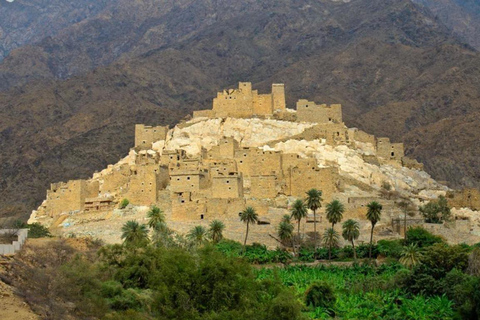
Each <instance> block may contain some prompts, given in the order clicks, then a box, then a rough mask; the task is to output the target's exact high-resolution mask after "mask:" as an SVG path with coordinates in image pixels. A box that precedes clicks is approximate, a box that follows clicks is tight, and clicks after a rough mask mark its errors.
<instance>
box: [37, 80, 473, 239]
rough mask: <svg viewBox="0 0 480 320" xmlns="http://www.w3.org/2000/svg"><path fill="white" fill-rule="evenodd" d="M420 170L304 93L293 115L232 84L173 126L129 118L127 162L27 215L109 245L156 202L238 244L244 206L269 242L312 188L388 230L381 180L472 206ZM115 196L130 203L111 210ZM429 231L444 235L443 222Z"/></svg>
mask: <svg viewBox="0 0 480 320" xmlns="http://www.w3.org/2000/svg"><path fill="white" fill-rule="evenodd" d="M422 170H423V165H422V164H420V163H418V162H417V161H415V160H414V159H410V158H408V157H406V156H405V155H404V147H403V144H402V143H392V142H391V141H390V140H389V139H388V138H377V137H375V136H373V135H371V134H368V133H366V132H363V131H361V130H358V129H356V128H347V127H346V126H345V124H344V123H343V120H342V106H341V105H339V104H333V105H326V104H320V105H319V104H316V103H315V102H312V101H308V100H305V99H301V100H298V102H297V104H296V110H293V109H288V108H287V107H286V102H285V88H284V85H283V84H273V85H272V91H271V93H268V94H259V93H258V91H257V90H253V89H252V84H251V83H249V82H241V83H239V85H238V88H237V89H228V90H223V91H222V92H219V93H218V94H217V96H216V98H214V99H213V108H212V109H209V110H201V111H196V112H194V113H193V118H192V119H191V120H188V121H184V122H182V123H180V124H178V125H177V126H176V127H175V128H173V129H169V128H168V127H163V126H147V125H143V124H138V125H136V126H135V145H134V147H133V148H132V149H131V151H130V153H129V155H128V156H127V157H126V158H124V159H122V160H121V161H120V162H118V163H117V164H115V165H110V166H109V167H108V168H107V169H105V170H103V171H102V172H98V173H95V174H94V176H93V178H92V179H89V180H72V181H68V182H66V183H63V182H61V183H54V184H52V185H51V188H50V190H48V191H47V197H46V199H45V201H44V202H43V203H42V204H41V206H40V207H39V208H38V209H37V210H36V211H34V212H33V213H32V216H31V218H30V222H41V223H42V224H45V225H47V226H49V227H52V228H57V229H58V230H59V232H60V233H67V234H68V233H75V234H83V235H92V236H99V237H103V238H105V239H106V240H107V241H112V242H115V241H116V240H118V239H119V235H118V232H119V231H118V230H119V228H117V230H115V231H114V230H113V229H114V228H111V226H112V224H114V223H115V221H117V220H118V223H120V221H121V220H122V219H127V218H130V219H131V218H132V217H133V218H138V219H142V218H143V217H144V212H145V211H146V210H147V209H148V207H149V206H151V205H157V206H159V207H160V208H162V210H164V211H165V212H166V214H167V218H168V220H169V224H170V225H171V226H172V228H173V229H174V230H177V231H180V232H183V231H186V230H188V229H189V228H190V227H191V226H192V225H195V224H201V223H207V222H208V221H211V220H213V219H220V220H223V221H225V223H226V225H227V232H226V234H227V236H228V235H229V232H230V237H231V238H233V239H240V238H241V233H242V230H243V226H242V223H241V222H240V221H239V218H238V216H239V213H240V212H241V211H243V210H244V209H245V208H246V207H248V206H251V207H253V208H255V210H256V211H257V212H258V214H259V217H260V219H259V225H260V226H259V228H258V230H257V233H256V236H255V235H254V236H252V241H259V242H263V243H267V244H271V245H273V244H274V243H272V239H270V238H269V234H273V233H274V232H275V226H276V224H277V222H278V221H279V220H280V219H281V217H282V216H283V215H284V214H285V213H288V209H289V205H290V204H291V203H292V202H293V201H294V200H295V199H297V198H304V196H305V192H306V191H307V190H309V189H311V188H317V189H319V190H321V191H322V192H323V202H324V203H326V202H329V201H331V200H332V199H339V200H341V201H342V202H343V203H344V204H345V205H346V209H347V210H346V211H347V212H346V215H347V216H349V217H353V218H358V219H364V214H365V206H366V204H367V203H368V202H370V201H372V200H375V201H378V202H380V203H382V204H383V205H384V208H385V212H386V214H385V217H384V219H383V228H382V227H380V228H378V229H379V235H380V236H388V237H391V236H395V235H399V233H401V230H400V229H401V228H399V227H398V226H397V228H396V226H395V219H398V218H399V217H400V216H401V211H400V210H399V209H398V208H397V206H396V203H395V200H391V199H385V198H384V197H381V196H380V195H379V190H380V189H381V188H382V186H384V185H386V184H387V185H389V186H391V187H392V188H393V190H395V191H396V192H397V193H398V194H399V195H401V196H402V197H407V198H409V199H411V200H412V201H413V202H414V203H416V204H421V203H424V202H426V201H430V200H433V199H435V198H436V197H437V196H438V195H446V194H447V196H448V198H449V199H450V201H451V203H452V204H453V206H456V207H458V208H462V207H470V208H472V209H475V210H478V209H479V208H480V200H479V199H480V197H479V194H478V192H477V191H476V190H466V191H464V192H453V191H451V190H449V189H448V188H447V187H445V186H443V185H441V184H439V183H437V182H436V181H434V180H433V179H431V178H430V176H429V175H428V174H426V173H425V172H423V171H422ZM123 199H128V201H129V203H130V205H129V207H128V208H127V209H124V210H120V209H118V204H119V203H120V202H121V201H122V200H123ZM319 216H320V218H317V219H319V220H318V222H319V223H325V221H322V219H321V215H319ZM461 221H463V222H461ZM461 221H458V223H456V224H455V226H453V227H451V228H452V229H453V230H461V231H462V232H463V233H464V236H462V237H459V240H458V241H460V240H462V241H474V240H476V239H477V237H478V236H477V234H476V232H477V227H478V226H474V222H473V221H472V219H463V220H461ZM312 222H313V217H312V216H309V217H308V218H307V221H306V223H305V224H304V226H303V229H304V230H307V231H309V230H310V229H311V223H312ZM365 223H366V222H365ZM229 227H230V229H229ZM367 227H368V225H367V224H365V228H367ZM432 228H436V230H434V231H437V232H439V233H445V234H446V235H447V236H448V232H449V231H448V230H447V231H445V230H443V229H442V226H439V227H435V226H434V227H432ZM102 229H103V231H102ZM104 229H112V231H111V232H109V231H105V230H104ZM437 229H438V230H437ZM441 229H442V230H441ZM115 232H116V233H115ZM479 235H480V233H479ZM460 238H461V239H460ZM477 242H478V241H477Z"/></svg>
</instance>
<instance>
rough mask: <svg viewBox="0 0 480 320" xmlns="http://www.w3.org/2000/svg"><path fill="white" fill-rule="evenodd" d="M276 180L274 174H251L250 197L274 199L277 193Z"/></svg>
mask: <svg viewBox="0 0 480 320" xmlns="http://www.w3.org/2000/svg"><path fill="white" fill-rule="evenodd" d="M277 181H278V177H277V176H275V175H268V176H251V177H250V183H251V186H250V197H252V198H258V199H274V198H275V197H276V196H277V194H278V191H277Z"/></svg>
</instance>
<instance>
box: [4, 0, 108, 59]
mask: <svg viewBox="0 0 480 320" xmlns="http://www.w3.org/2000/svg"><path fill="white" fill-rule="evenodd" d="M106 4H107V1H104V0H97V1H92V0H77V1H62V0H15V1H10V2H9V1H1V2H0V61H1V60H2V59H3V58H5V57H6V56H7V55H8V54H9V53H10V51H12V50H14V49H17V48H20V47H22V46H25V45H30V44H35V43H37V42H39V41H41V40H43V39H44V38H47V37H51V36H55V35H57V34H58V32H60V31H61V30H62V29H65V28H68V27H70V26H71V25H74V24H77V23H81V22H82V21H85V20H86V19H88V18H90V17H93V16H95V15H96V14H98V13H99V12H100V11H101V10H102V9H103V8H104V7H105V5H106Z"/></svg>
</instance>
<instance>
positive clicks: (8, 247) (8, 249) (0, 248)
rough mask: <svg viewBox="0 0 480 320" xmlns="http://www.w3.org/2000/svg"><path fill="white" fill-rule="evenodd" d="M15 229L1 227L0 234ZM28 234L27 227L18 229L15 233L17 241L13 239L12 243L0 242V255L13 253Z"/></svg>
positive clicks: (21, 244) (18, 248)
mask: <svg viewBox="0 0 480 320" xmlns="http://www.w3.org/2000/svg"><path fill="white" fill-rule="evenodd" d="M16 231H17V230H11V229H3V230H0V234H6V233H9V232H16ZM27 236H28V229H20V230H18V233H17V241H13V242H12V244H0V255H4V254H14V253H15V252H17V251H18V250H20V248H21V247H22V246H23V244H24V243H25V240H26V239H27Z"/></svg>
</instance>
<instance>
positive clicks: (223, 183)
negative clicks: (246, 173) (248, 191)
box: [212, 174, 243, 199]
mask: <svg viewBox="0 0 480 320" xmlns="http://www.w3.org/2000/svg"><path fill="white" fill-rule="evenodd" d="M212 198H221V199H232V198H243V178H242V175H241V174H232V175H228V176H221V175H219V176H215V177H213V178H212Z"/></svg>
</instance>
